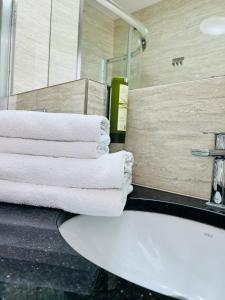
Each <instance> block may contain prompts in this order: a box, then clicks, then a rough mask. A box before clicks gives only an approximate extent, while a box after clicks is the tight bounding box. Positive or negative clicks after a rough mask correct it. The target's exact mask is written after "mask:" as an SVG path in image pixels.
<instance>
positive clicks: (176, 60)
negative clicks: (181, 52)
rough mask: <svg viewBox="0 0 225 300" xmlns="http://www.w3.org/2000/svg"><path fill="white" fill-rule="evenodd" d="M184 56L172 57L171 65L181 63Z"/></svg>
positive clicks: (179, 64)
mask: <svg viewBox="0 0 225 300" xmlns="http://www.w3.org/2000/svg"><path fill="white" fill-rule="evenodd" d="M183 62H184V57H183V56H182V57H176V58H173V59H172V65H173V66H174V67H175V66H181V65H183Z"/></svg>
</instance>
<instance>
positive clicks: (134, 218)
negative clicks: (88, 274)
mask: <svg viewBox="0 0 225 300" xmlns="http://www.w3.org/2000/svg"><path fill="white" fill-rule="evenodd" d="M59 230H60V233H61V234H62V236H63V237H64V239H65V240H66V241H67V242H68V244H69V245H70V246H72V248H74V249H75V250H76V251H77V252H78V253H80V254H81V255H82V256H84V257H85V258H87V259H88V260H90V261H91V262H93V263H95V264H97V265H98V266H100V267H102V268H103V269H105V270H107V271H109V272H111V273H114V274H116V275H118V276H120V277H122V278H124V279H127V280H129V281H131V282H133V283H135V284H138V285H140V286H143V287H146V288H148V289H150V290H153V291H156V292H159V293H161V294H165V295H169V296H172V297H174V298H177V299H189V300H224V299H225V231H224V230H222V229H218V228H216V227H212V226H209V225H205V224H202V223H198V222H195V221H190V220H186V219H182V218H178V217H173V216H168V215H163V214H156V213H149V212H135V211H127V212H124V214H123V215H122V216H121V217H118V218H104V217H89V216H77V217H74V218H72V219H70V220H68V221H66V222H65V223H64V224H62V225H61V227H60V228H59Z"/></svg>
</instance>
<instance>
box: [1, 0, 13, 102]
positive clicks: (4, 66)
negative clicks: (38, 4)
mask: <svg viewBox="0 0 225 300" xmlns="http://www.w3.org/2000/svg"><path fill="white" fill-rule="evenodd" d="M12 5H13V1H12V0H0V108H5V106H6V105H7V97H8V95H9V90H10V86H9V85H10V80H9V70H10V56H11V51H10V49H11V34H10V32H11V28H12V26H11V25H12V11H13V9H12Z"/></svg>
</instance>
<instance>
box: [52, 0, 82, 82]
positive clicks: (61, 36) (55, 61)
mask: <svg viewBox="0 0 225 300" xmlns="http://www.w3.org/2000/svg"><path fill="white" fill-rule="evenodd" d="M79 11H80V0H53V2H52V22H51V40H50V65H49V68H50V70H49V85H55V84H60V83H64V82H69V81H72V80H75V79H76V68H77V47H78V30H79Z"/></svg>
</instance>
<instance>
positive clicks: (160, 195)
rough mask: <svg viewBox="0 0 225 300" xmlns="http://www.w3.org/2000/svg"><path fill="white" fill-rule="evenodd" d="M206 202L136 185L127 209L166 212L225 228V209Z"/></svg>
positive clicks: (129, 198)
mask: <svg viewBox="0 0 225 300" xmlns="http://www.w3.org/2000/svg"><path fill="white" fill-rule="evenodd" d="M206 203H207V201H206V200H203V199H197V198H192V197H188V196H183V195H179V194H173V193H169V192H164V191H159V190H155V189H150V188H146V187H141V186H135V188H134V191H133V192H132V194H130V195H129V197H128V201H127V205H126V207H125V210H139V211H149V212H157V213H164V214H169V215H173V216H177V217H182V218H186V219H191V220H194V221H197V222H202V223H205V224H208V225H212V226H216V227H219V228H222V229H225V210H222V209H218V208H215V207H212V206H209V205H207V204H206Z"/></svg>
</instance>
